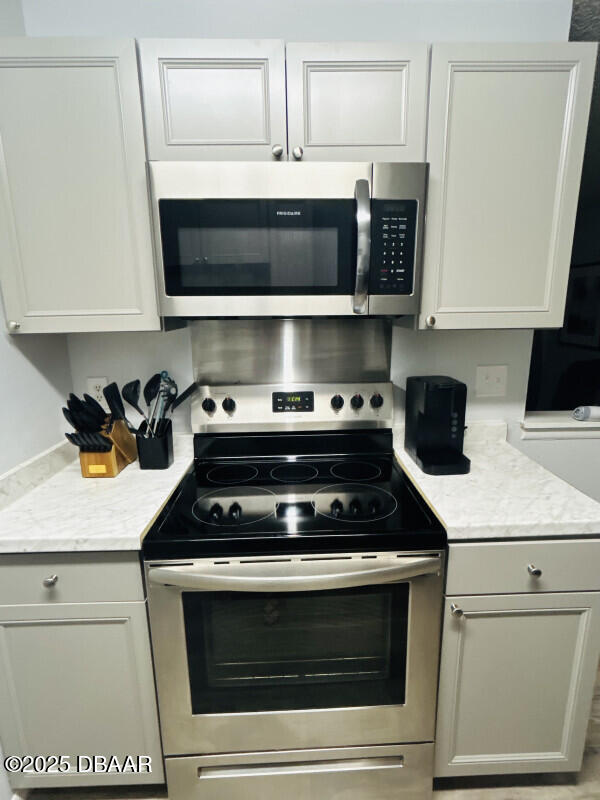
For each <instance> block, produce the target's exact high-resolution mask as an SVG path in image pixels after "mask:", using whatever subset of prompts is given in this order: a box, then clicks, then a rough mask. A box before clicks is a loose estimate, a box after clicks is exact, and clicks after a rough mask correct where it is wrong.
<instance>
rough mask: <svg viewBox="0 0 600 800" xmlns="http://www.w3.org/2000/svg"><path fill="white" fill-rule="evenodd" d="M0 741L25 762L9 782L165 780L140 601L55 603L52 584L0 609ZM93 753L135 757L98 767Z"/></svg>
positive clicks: (20, 785) (143, 609) (22, 784)
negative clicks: (57, 760)
mask: <svg viewBox="0 0 600 800" xmlns="http://www.w3.org/2000/svg"><path fill="white" fill-rule="evenodd" d="M14 569H15V570H19V566H17V565H15V566H14ZM103 569H104V570H108V568H107V567H106V566H104V567H103ZM61 578H62V575H61V573H60V572H58V583H57V584H56V586H57V587H58V585H59V584H60V583H61ZM109 578H110V576H109V573H108V571H107V580H109ZM107 586H108V587H110V583H107ZM136 591H137V587H133V586H132V594H134V593H135V592H136ZM109 594H110V588H108V589H107V596H109ZM0 740H1V741H2V749H3V751H4V756H5V757H6V756H17V757H19V758H21V759H25V764H26V766H28V768H27V769H26V771H17V772H12V773H11V774H10V775H9V781H10V784H11V786H12V788H13V789H28V788H38V787H51V786H56V787H71V786H72V787H77V786H104V785H120V784H138V783H140V784H141V783H146V784H156V783H162V782H163V781H164V772H163V763H162V754H161V746H160V735H159V731H158V718H157V711H156V697H155V690H154V679H153V672H152V660H151V653H150V642H149V636H148V622H147V615H146V604H145V602H143V601H134V602H114V603H112V602H93V603H86V602H76V603H54V602H53V601H52V589H50V590H49V592H48V602H47V603H44V604H42V603H36V604H24V605H3V606H0ZM36 755H40V756H45V757H48V756H51V755H56V756H66V757H67V759H66V760H63V764H69V765H70V767H71V769H70V771H64V772H63V771H61V770H62V769H64V767H59V766H58V765H55V769H54V770H53V771H50V772H47V771H46V769H47V766H48V760H47V759H46V760H45V761H44V760H42V759H38V761H37V762H36V761H34V762H33V763H32V764H30V765H28V764H27V762H28V761H29V758H27V757H30V756H36ZM94 756H100V757H101V758H104V759H106V763H108V761H109V759H110V757H111V756H116V757H117V759H118V760H119V764H120V766H121V767H122V766H123V764H124V760H125V758H126V756H131V757H132V758H133V762H134V764H135V770H133V769H129V770H128V771H125V772H120V771H116V770H114V769H113V771H111V772H108V773H107V772H103V771H102V769H103V767H102V761H99V762H97V766H96V769H99V770H100V771H94V766H93V762H92V761H91V760H90V759H89V757H94ZM139 756H146V757H149V758H150V759H151V762H150V764H151V771H147V770H146V769H144V764H146V763H148V762H147V761H146V760H143V761H142V762H138V757H139ZM78 760H79V761H78ZM138 763H139V764H140V766H141V767H142V771H141V772H138V771H137V766H138ZM115 764H116V762H113V766H114V765H115ZM78 766H79V768H80V770H81V771H77V767H78Z"/></svg>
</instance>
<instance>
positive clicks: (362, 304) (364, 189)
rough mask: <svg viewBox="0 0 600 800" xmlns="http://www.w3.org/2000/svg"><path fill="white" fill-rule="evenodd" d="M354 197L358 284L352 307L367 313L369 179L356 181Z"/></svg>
mask: <svg viewBox="0 0 600 800" xmlns="http://www.w3.org/2000/svg"><path fill="white" fill-rule="evenodd" d="M354 198H355V200H356V285H355V288H354V302H353V304H352V309H353V311H354V313H355V314H366V312H367V289H368V286H369V267H370V265H371V193H370V191H369V181H368V180H366V179H365V178H361V179H360V180H358V181H356V185H355V187H354Z"/></svg>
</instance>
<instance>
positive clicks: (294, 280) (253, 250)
mask: <svg viewBox="0 0 600 800" xmlns="http://www.w3.org/2000/svg"><path fill="white" fill-rule="evenodd" d="M427 173H428V165H427V164H422V163H419V164H409V163H308V164H294V163H268V162H265V163H256V162H253V163H244V162H202V161H190V162H184V161H178V162H175V161H172V162H162V161H154V162H150V176H151V185H152V204H153V215H154V228H155V235H156V253H157V258H158V272H159V276H158V277H159V292H160V307H161V314H162V315H163V316H166V317H312V316H351V315H353V314H369V315H377V314H380V315H398V314H414V313H417V312H418V310H419V309H418V303H419V292H420V283H421V280H420V279H421V263H422V244H423V227H424V216H425V195H426V186H427Z"/></svg>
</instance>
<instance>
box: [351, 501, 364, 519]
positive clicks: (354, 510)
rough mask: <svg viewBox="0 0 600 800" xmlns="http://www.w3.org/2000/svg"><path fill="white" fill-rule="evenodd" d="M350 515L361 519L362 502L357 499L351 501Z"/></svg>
mask: <svg viewBox="0 0 600 800" xmlns="http://www.w3.org/2000/svg"><path fill="white" fill-rule="evenodd" d="M350 513H351V514H352V516H353V517H360V515H361V513H362V506H361V504H360V500H359V499H358V498H357V497H355V498H354V500H351V501H350Z"/></svg>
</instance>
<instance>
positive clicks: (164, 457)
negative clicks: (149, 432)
mask: <svg viewBox="0 0 600 800" xmlns="http://www.w3.org/2000/svg"><path fill="white" fill-rule="evenodd" d="M146 429H147V425H146V422H142V424H141V425H140V428H139V430H138V432H137V434H136V437H135V438H136V440H137V449H138V459H139V462H140V469H167V468H168V467H170V466H171V464H172V463H173V424H172V422H171V420H170V419H161V421H160V422H159V423H158V428H157V431H156V436H149V437H146V436H144V433H145V432H146Z"/></svg>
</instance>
